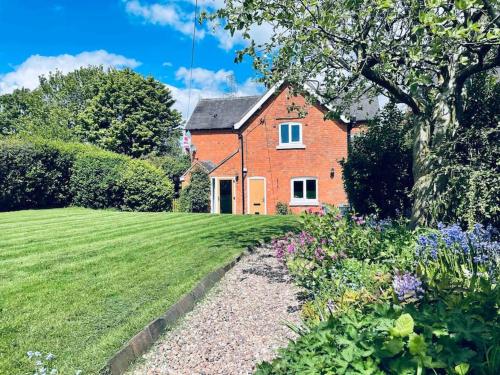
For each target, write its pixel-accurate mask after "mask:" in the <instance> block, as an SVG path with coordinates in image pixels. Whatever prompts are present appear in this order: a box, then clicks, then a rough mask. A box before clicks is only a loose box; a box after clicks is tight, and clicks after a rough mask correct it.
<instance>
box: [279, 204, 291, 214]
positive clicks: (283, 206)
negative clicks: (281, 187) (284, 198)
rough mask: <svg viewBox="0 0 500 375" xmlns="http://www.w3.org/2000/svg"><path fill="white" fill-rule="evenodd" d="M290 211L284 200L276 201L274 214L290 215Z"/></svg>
mask: <svg viewBox="0 0 500 375" xmlns="http://www.w3.org/2000/svg"><path fill="white" fill-rule="evenodd" d="M291 213H292V211H291V210H290V207H288V204H286V203H285V202H278V203H276V215H290V214H291Z"/></svg>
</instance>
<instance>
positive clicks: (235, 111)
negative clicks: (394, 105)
mask: <svg viewBox="0 0 500 375" xmlns="http://www.w3.org/2000/svg"><path fill="white" fill-rule="evenodd" d="M260 98H262V96H240V97H226V98H215V99H201V100H200V101H199V102H198V104H197V105H196V108H195V109H194V111H193V114H192V115H191V117H190V118H189V121H188V122H187V124H186V130H213V129H233V126H234V124H236V123H237V122H238V121H239V120H241V119H242V117H243V116H244V115H245V114H246V113H247V112H248V111H250V109H252V107H253V106H254V105H255V104H256V103H257V102H258V101H259V99H260ZM379 109H380V106H379V102H378V98H376V97H375V98H368V97H362V98H360V99H359V100H358V101H357V102H356V103H354V104H352V105H351V107H350V108H349V111H348V112H349V113H346V114H345V115H347V116H349V117H353V116H355V117H356V121H357V122H363V121H367V120H371V119H373V118H374V117H375V115H376V113H377V112H378V110H379Z"/></svg>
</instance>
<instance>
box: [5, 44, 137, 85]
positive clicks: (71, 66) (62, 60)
mask: <svg viewBox="0 0 500 375" xmlns="http://www.w3.org/2000/svg"><path fill="white" fill-rule="evenodd" d="M89 65H94V66H100V65H102V66H103V67H104V68H110V67H116V68H124V67H130V68H135V67H137V66H139V65H140V63H139V62H138V61H137V60H135V59H130V58H127V57H125V56H122V55H116V54H114V53H109V52H107V51H104V50H99V51H91V52H82V53H79V54H78V55H68V54H64V55H58V56H41V55H32V56H30V57H29V58H28V59H27V60H25V61H24V62H23V63H22V64H21V65H19V66H18V67H16V69H15V70H14V71H13V72H10V73H7V74H2V75H0V94H6V93H10V92H12V91H14V90H15V89H17V88H22V87H25V88H28V89H34V88H35V87H37V86H38V83H39V80H38V77H39V76H41V75H46V74H48V73H49V72H54V71H56V70H58V71H60V72H61V73H69V72H71V71H73V70H76V69H78V68H81V67H83V66H89Z"/></svg>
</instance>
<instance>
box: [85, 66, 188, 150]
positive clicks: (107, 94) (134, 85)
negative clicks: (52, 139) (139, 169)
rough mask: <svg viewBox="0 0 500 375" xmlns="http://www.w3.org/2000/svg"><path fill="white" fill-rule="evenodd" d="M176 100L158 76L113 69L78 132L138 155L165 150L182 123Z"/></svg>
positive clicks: (95, 142)
mask: <svg viewBox="0 0 500 375" xmlns="http://www.w3.org/2000/svg"><path fill="white" fill-rule="evenodd" d="M173 104H174V99H173V98H172V94H171V92H170V90H169V89H168V88H167V87H166V86H165V85H163V84H162V83H161V82H159V81H157V80H155V79H154V78H152V77H147V78H144V77H142V76H141V75H139V74H137V73H135V72H133V71H132V70H130V69H125V70H110V71H109V73H108V75H107V78H106V80H105V82H104V84H103V85H102V86H101V87H100V89H99V92H98V94H97V95H96V96H94V97H93V98H92V100H90V102H89V104H88V106H87V107H86V108H85V109H84V110H83V111H82V112H81V113H80V115H79V118H78V121H77V126H76V132H77V134H78V135H79V137H80V138H81V139H83V140H84V141H88V142H91V143H94V144H96V145H98V146H101V147H103V148H105V149H107V150H111V151H115V152H119V153H122V154H127V155H130V156H134V157H140V156H144V155H147V154H151V153H164V152H165V151H167V150H168V148H169V146H171V145H170V144H169V139H171V138H172V137H175V136H177V135H178V134H177V133H178V130H177V128H178V127H179V125H180V124H181V115H180V114H179V112H178V111H176V110H174V109H172V105H173Z"/></svg>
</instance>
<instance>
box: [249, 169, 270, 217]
mask: <svg viewBox="0 0 500 375" xmlns="http://www.w3.org/2000/svg"><path fill="white" fill-rule="evenodd" d="M249 187H250V191H249V197H250V199H249V200H250V207H249V213H251V214H254V215H264V214H265V213H266V180H265V179H263V178H251V179H250V180H249Z"/></svg>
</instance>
